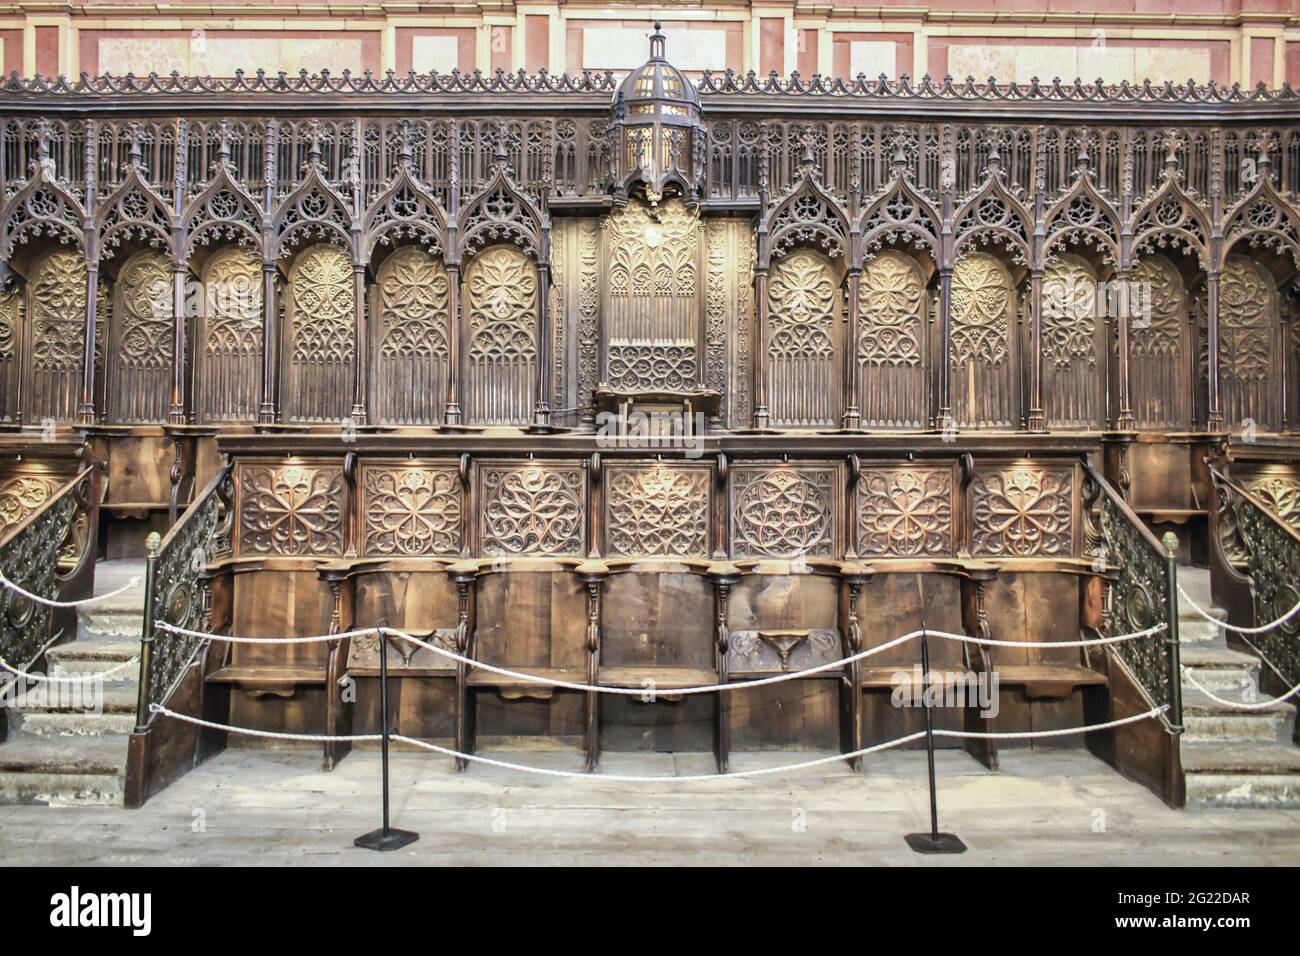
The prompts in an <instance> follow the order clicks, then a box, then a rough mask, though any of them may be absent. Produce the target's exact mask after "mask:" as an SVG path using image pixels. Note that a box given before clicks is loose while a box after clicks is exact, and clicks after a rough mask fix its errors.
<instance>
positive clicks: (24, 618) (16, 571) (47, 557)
mask: <svg viewBox="0 0 1300 956" xmlns="http://www.w3.org/2000/svg"><path fill="white" fill-rule="evenodd" d="M102 490H103V468H102V464H101V463H100V462H97V461H96V462H92V464H90V465H88V466H86V467H85V468H83V469H82V470H81V471H80V472H79V473H78V474H77V475H76V477H74V478H72V479H71V480H70V481H68V482H67V483H66V484H64V485H63V486H61V487H60V488H59V489H58V490H57V491H55V492H54V494H52V495H50V497H49V498H48V499H47V500H46V501H45V502H43V503H42V504H41V505H40V506H39V507H37V508H36V509H35V510H34V511H32V513H31V514H29V515H27V517H25V518H24V519H23V520H22V521H20V522H19V523H18V524H16V525H14V527H12V528H10V529H9V531H8V532H7V533H6V534H5V535H4V536H3V537H0V572H3V574H4V576H5V578H6V579H7V580H9V581H11V582H12V583H13V584H15V585H17V586H18V587H20V588H22V589H23V590H24V591H27V592H29V593H31V594H36V595H40V596H41V597H43V598H46V599H48V600H57V601H75V600H80V599H82V598H86V597H89V596H90V595H91V594H92V593H93V591H94V588H95V555H94V550H95V528H96V526H97V525H98V521H99V514H98V511H99V501H100V497H101V493H102ZM76 631H77V613H76V609H75V608H51V607H48V606H47V605H44V604H41V603H39V602H37V601H33V600H31V599H30V598H27V597H24V596H23V595H21V594H18V593H17V592H16V591H13V590H11V589H10V588H7V587H6V588H2V589H0V657H3V658H4V660H5V661H7V662H8V663H9V664H10V665H11V666H13V667H17V668H21V669H24V670H25V669H27V668H29V667H31V666H32V665H33V664H34V663H35V662H36V661H37V660H39V659H40V657H41V655H43V654H44V653H45V651H46V650H47V649H48V648H49V647H51V646H52V645H54V644H57V643H59V642H60V641H62V640H65V639H69V638H72V637H74V636H75V635H76ZM9 676H10V675H9V674H5V673H0V680H4V679H6V678H8V677H9Z"/></svg>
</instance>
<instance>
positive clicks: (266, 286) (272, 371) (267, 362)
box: [257, 259, 280, 425]
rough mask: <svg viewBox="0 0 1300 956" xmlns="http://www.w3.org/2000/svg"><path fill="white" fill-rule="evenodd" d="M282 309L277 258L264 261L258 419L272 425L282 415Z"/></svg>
mask: <svg viewBox="0 0 1300 956" xmlns="http://www.w3.org/2000/svg"><path fill="white" fill-rule="evenodd" d="M279 331H280V321H279V309H278V307H277V304H276V301H275V260H274V259H269V260H265V259H264V260H263V261H262V382H261V393H262V395H261V402H260V403H259V405H258V410H257V421H258V423H259V424H262V425H273V424H275V422H276V420H277V419H278V418H279V417H280V395H279V391H280V388H279V381H278V379H279V352H280V347H279V346H280V340H279Z"/></svg>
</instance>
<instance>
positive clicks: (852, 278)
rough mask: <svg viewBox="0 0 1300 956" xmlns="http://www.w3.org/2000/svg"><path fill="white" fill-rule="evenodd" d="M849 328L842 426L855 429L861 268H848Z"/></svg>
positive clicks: (859, 419)
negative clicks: (845, 393)
mask: <svg viewBox="0 0 1300 956" xmlns="http://www.w3.org/2000/svg"><path fill="white" fill-rule="evenodd" d="M848 278H849V283H848V295H849V328H848V336H847V339H848V340H847V342H846V343H845V346H844V388H845V390H846V391H847V393H848V394H847V395H846V396H845V401H844V420H843V427H844V428H847V429H857V428H859V427H860V426H861V425H862V410H861V408H860V407H859V405H858V391H859V388H860V386H859V384H858V372H859V370H858V328H859V326H860V325H861V323H862V315H861V311H860V308H859V306H860V303H859V302H858V291H859V288H860V287H861V285H862V270H861V269H857V268H853V269H850V270H849V276H848Z"/></svg>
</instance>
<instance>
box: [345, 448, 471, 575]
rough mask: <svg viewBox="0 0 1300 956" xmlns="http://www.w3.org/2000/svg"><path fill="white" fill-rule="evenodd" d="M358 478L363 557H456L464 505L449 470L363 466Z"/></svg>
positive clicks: (454, 475)
mask: <svg viewBox="0 0 1300 956" xmlns="http://www.w3.org/2000/svg"><path fill="white" fill-rule="evenodd" d="M361 475H362V477H361V491H362V514H363V515H364V520H365V528H364V532H363V536H362V537H363V540H362V553H363V554H365V555H383V556H416V555H419V556H429V555H442V556H455V555H458V554H459V553H460V549H461V517H462V511H463V504H462V496H461V484H460V476H459V474H458V472H457V470H456V468H455V467H454V466H452V465H442V466H432V465H419V464H407V463H395V462H394V463H389V462H366V463H365V464H363V465H362V470H361Z"/></svg>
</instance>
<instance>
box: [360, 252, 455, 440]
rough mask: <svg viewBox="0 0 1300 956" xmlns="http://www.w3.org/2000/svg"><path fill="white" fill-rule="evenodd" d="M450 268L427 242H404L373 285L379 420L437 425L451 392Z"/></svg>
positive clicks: (373, 350)
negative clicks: (448, 330) (449, 331)
mask: <svg viewBox="0 0 1300 956" xmlns="http://www.w3.org/2000/svg"><path fill="white" fill-rule="evenodd" d="M449 291H450V290H449V286H448V277H447V269H446V267H445V266H444V265H443V262H442V259H441V258H439V257H437V256H435V255H433V254H431V252H430V251H429V250H428V249H426V248H424V247H423V246H413V245H407V246H401V247H399V248H398V249H396V250H394V251H393V253H392V254H391V255H389V256H387V257H386V258H385V259H384V261H383V262H382V263H381V264H380V266H379V270H378V272H377V273H376V276H375V284H374V285H373V286H372V288H371V302H372V307H371V316H372V321H371V332H372V335H373V345H372V346H371V355H372V360H373V375H372V376H371V382H372V389H373V393H374V405H373V410H372V411H373V415H374V418H375V421H378V422H381V423H385V424H394V425H436V424H438V423H439V421H441V412H442V408H443V402H444V401H445V399H446V397H447V385H448V381H447V376H448V372H449V366H448V359H449V355H450V350H449V346H448V335H447V328H448V314H447V309H448V303H449V298H450V296H449Z"/></svg>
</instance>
